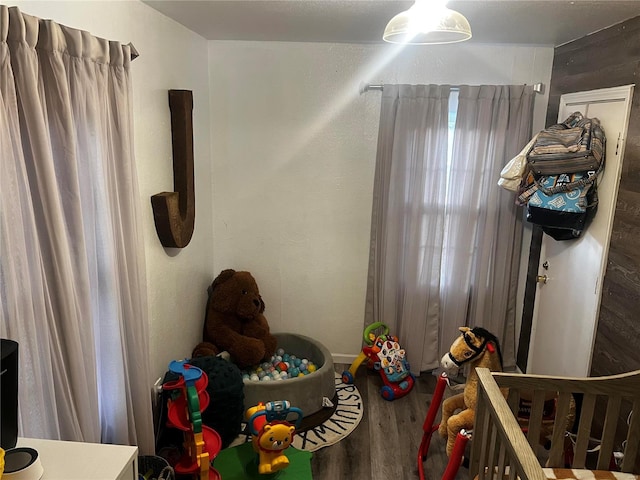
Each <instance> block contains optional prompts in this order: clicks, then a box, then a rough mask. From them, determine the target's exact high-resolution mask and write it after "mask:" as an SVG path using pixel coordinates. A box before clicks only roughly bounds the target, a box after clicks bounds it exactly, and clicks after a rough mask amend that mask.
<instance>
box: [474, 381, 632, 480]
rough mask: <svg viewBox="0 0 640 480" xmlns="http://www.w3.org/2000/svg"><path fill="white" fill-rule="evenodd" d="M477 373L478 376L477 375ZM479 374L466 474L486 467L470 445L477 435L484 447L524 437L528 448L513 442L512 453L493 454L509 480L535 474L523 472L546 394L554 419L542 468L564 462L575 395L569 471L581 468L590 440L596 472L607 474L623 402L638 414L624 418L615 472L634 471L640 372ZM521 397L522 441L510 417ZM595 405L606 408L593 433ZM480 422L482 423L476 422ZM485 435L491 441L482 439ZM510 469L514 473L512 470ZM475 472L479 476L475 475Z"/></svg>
mask: <svg viewBox="0 0 640 480" xmlns="http://www.w3.org/2000/svg"><path fill="white" fill-rule="evenodd" d="M481 370H483V371H482V372H481ZM484 370H485V369H476V372H477V373H478V378H479V388H478V406H477V407H476V426H475V427H474V441H473V447H472V456H471V468H472V471H473V469H474V468H475V469H476V471H477V470H484V466H487V465H489V463H491V462H489V463H486V462H487V457H486V455H487V452H483V450H482V446H480V445H477V444H476V440H477V439H478V435H480V436H481V437H484V438H483V441H482V442H479V443H486V442H488V443H489V444H492V443H494V441H493V437H495V438H496V439H497V440H496V441H497V442H498V443H500V442H501V441H506V442H507V443H509V442H511V443H513V442H514V441H516V440H517V441H518V442H520V441H521V440H522V438H525V442H526V443H527V444H528V445H525V446H526V447H527V448H522V445H521V444H519V443H518V444H517V445H515V446H514V448H511V447H510V446H507V447H504V448H505V454H498V456H497V457H496V458H498V460H499V459H500V458H501V455H504V456H505V458H507V459H508V460H509V465H510V466H512V468H510V469H509V476H510V477H511V476H512V475H518V476H520V478H523V479H525V478H526V479H528V478H533V477H530V476H529V475H530V474H531V472H529V471H528V470H536V469H535V468H533V467H534V466H535V465H534V466H531V468H529V466H530V465H528V463H529V462H531V461H532V458H531V457H532V456H533V458H535V454H534V452H533V450H532V448H535V447H536V446H537V444H538V443H539V441H540V429H541V424H542V418H543V408H544V404H545V400H546V399H548V398H550V397H549V394H551V395H552V396H553V397H556V400H555V408H556V410H555V419H554V420H551V423H552V425H553V429H552V433H551V436H550V439H551V445H550V449H549V458H548V460H547V464H546V465H545V466H549V467H563V466H565V463H566V460H567V459H566V458H565V455H564V453H565V447H566V438H565V434H566V431H567V429H568V424H569V423H570V420H569V419H570V418H571V417H570V410H571V409H572V408H573V407H574V406H575V405H574V404H573V399H574V398H575V396H576V395H579V398H581V407H580V409H579V410H580V415H579V418H576V419H575V422H577V423H575V424H574V425H575V426H574V428H573V431H574V432H575V436H574V438H575V442H574V443H573V445H572V452H573V459H572V463H571V466H572V467H573V468H585V466H586V465H585V464H586V458H587V451H588V449H589V447H590V445H589V441H590V438H594V437H595V438H596V439H598V441H599V451H598V458H597V465H596V468H597V469H598V470H608V469H609V465H610V462H611V456H612V452H613V451H614V448H620V446H619V442H620V435H618V440H617V441H618V445H617V446H616V445H615V441H616V434H617V433H625V432H619V431H618V430H619V418H620V413H621V405H622V402H623V400H624V401H625V402H629V404H630V405H631V409H632V411H634V412H637V413H638V414H633V415H631V416H630V422H629V425H628V427H627V430H626V441H625V451H624V459H623V461H622V464H621V465H620V470H622V471H623V472H632V471H633V470H634V467H635V464H636V457H637V454H638V448H639V445H640V371H635V372H631V373H626V374H621V375H612V376H607V377H589V378H568V377H551V376H547V375H522V374H508V373H498V372H489V371H488V370H487V371H484ZM500 388H502V389H505V388H508V391H509V395H508V399H507V401H505V399H504V396H503V395H502V394H501V391H500ZM522 394H524V395H525V397H526V398H527V399H528V400H530V401H531V409H530V414H529V424H528V431H527V435H526V437H525V436H524V434H523V433H522V431H521V429H522V425H520V424H519V423H518V421H517V420H516V418H515V415H514V413H512V412H516V411H517V409H518V405H519V402H520V398H521V395H522ZM597 402H602V403H603V405H604V404H606V413H605V415H604V416H603V418H599V419H598V421H600V423H601V431H598V432H597V433H596V434H594V433H593V432H592V426H593V423H594V422H593V420H594V413H595V411H596V403H597ZM625 405H627V404H625ZM505 406H506V410H505ZM574 410H575V409H574ZM573 413H575V411H574V412H573ZM625 415H626V412H625ZM487 417H488V418H487ZM480 421H482V422H484V423H480ZM515 430H518V433H519V435H518V434H517V433H515ZM487 431H488V432H489V433H490V434H491V435H493V437H488V436H487ZM494 431H495V433H494ZM501 432H504V435H503V438H500V437H501ZM622 438H624V436H622ZM509 439H510V440H509ZM510 450H513V452H510ZM474 451H475V455H476V456H475V457H474ZM525 451H526V453H525ZM489 453H491V452H489ZM483 455H485V456H483ZM492 455H496V454H495V453H494V454H492ZM474 462H475V463H474ZM536 463H537V465H538V466H539V461H538V460H536ZM520 464H522V465H520ZM494 466H495V467H500V465H499V463H498V464H494ZM514 468H515V470H516V472H514V471H513V470H514ZM521 470H522V471H521ZM472 473H473V472H472ZM477 473H479V474H482V472H481V471H480V472H477ZM540 474H542V472H541V471H540V472H539V473H536V475H540ZM481 478H482V476H481ZM512 478H515V477H512ZM535 478H539V477H535ZM542 478H544V476H543V477H542Z"/></svg>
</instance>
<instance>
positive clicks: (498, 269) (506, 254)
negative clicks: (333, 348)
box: [365, 85, 533, 374]
mask: <svg viewBox="0 0 640 480" xmlns="http://www.w3.org/2000/svg"><path fill="white" fill-rule="evenodd" d="M449 96H450V94H449V88H448V87H446V86H444V87H443V86H440V87H439V86H433V85H432V86H407V85H400V86H391V85H385V87H384V91H383V96H382V108H381V114H380V129H379V134H378V154H377V160H376V175H375V184H374V200H373V212H372V227H371V245H370V262H369V278H368V287H367V302H366V309H365V324H370V323H372V322H375V321H381V322H384V323H386V324H387V325H388V326H389V327H390V329H391V331H392V332H393V333H395V334H396V335H398V336H399V338H400V342H401V344H402V345H403V347H404V348H405V349H406V350H407V355H408V357H409V360H410V363H411V369H412V371H413V373H416V374H417V373H419V372H420V371H425V370H431V369H434V368H436V367H438V366H439V363H440V358H441V357H442V355H443V354H444V353H445V352H446V351H448V349H449V347H450V345H451V343H452V342H453V340H454V339H455V337H456V336H457V335H458V327H459V326H463V325H471V326H483V327H485V328H487V329H488V330H490V331H491V332H493V333H494V334H496V335H497V336H498V338H499V339H500V340H501V342H502V347H503V355H504V359H505V365H507V366H509V365H515V353H514V352H515V333H514V331H515V329H514V324H515V313H516V305H515V293H516V286H517V273H518V261H519V253H520V241H521V231H522V223H521V218H520V216H519V214H518V212H517V209H516V206H515V205H514V202H513V198H511V196H509V194H508V192H504V191H503V190H502V189H501V188H500V187H498V186H497V183H496V182H497V179H498V178H499V176H500V170H501V169H502V167H503V166H504V164H505V163H506V162H507V161H508V159H510V158H512V157H513V155H515V154H516V153H518V152H519V151H520V149H521V148H522V145H524V144H526V142H527V141H528V139H529V136H530V133H531V118H532V112H533V101H532V100H533V89H532V87H525V86H513V87H511V86H483V87H466V86H463V87H461V88H460V91H459V94H458V102H459V105H458V108H457V112H456V125H455V130H454V136H453V138H452V139H450V138H448V134H449V130H450V128H449V125H448V123H447V122H448V118H447V117H448V105H449ZM448 141H451V144H452V148H451V151H450V154H449V155H448V154H447V143H448Z"/></svg>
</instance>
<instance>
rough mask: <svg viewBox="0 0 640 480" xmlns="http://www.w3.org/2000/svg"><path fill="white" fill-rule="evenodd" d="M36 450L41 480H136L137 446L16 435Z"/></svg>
mask: <svg viewBox="0 0 640 480" xmlns="http://www.w3.org/2000/svg"><path fill="white" fill-rule="evenodd" d="M16 447H31V448H33V449H34V450H36V451H37V452H38V457H39V458H40V463H42V468H43V469H44V475H43V476H42V480H137V478H138V447H130V446H123V445H103V444H100V443H82V442H63V441H59V440H40V439H35V438H18V444H17V445H16Z"/></svg>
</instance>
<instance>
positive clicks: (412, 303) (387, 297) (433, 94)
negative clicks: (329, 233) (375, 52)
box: [365, 85, 450, 372]
mask: <svg viewBox="0 0 640 480" xmlns="http://www.w3.org/2000/svg"><path fill="white" fill-rule="evenodd" d="M449 91H450V89H449V87H447V86H437V85H385V87H384V91H383V92H382V108H381V113H380V127H379V133H378V153H377V158H376V171H375V179H374V182H375V183H374V191H373V211H372V219H371V243H370V258H369V277H368V285H367V301H366V314H365V315H366V316H365V323H366V324H370V323H372V322H377V321H382V322H384V323H385V324H387V325H388V326H389V327H390V330H391V332H392V333H393V334H394V335H397V336H398V337H399V339H400V343H401V345H402V346H403V348H405V350H406V351H407V353H408V356H409V360H410V362H411V368H412V370H413V371H414V372H419V371H420V370H422V369H426V368H429V367H430V366H432V365H433V366H435V365H436V364H437V361H438V359H439V357H438V356H437V351H438V344H437V339H438V324H439V318H440V308H439V296H440V259H441V246H442V241H443V230H442V228H443V225H444V219H445V205H444V201H443V199H444V193H445V188H446V177H447V147H448V145H447V139H448V135H447V130H448V116H449V113H448V108H449ZM434 329H435V330H434Z"/></svg>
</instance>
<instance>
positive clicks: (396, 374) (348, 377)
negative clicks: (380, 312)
mask: <svg viewBox="0 0 640 480" xmlns="http://www.w3.org/2000/svg"><path fill="white" fill-rule="evenodd" d="M378 328H382V329H383V333H382V334H381V335H378V336H376V335H375V334H374V333H373V331H374V330H376V329H378ZM363 336H364V342H365V344H366V345H365V346H364V347H363V348H362V351H361V352H360V354H359V355H358V357H357V358H356V359H355V360H354V362H353V363H352V364H351V366H350V367H349V370H345V371H344V372H342V381H343V382H344V383H353V378H354V377H355V375H356V371H357V370H358V368H359V367H360V365H361V364H362V362H364V361H365V360H367V361H368V362H367V366H368V367H369V368H373V369H375V370H378V371H379V372H380V377H382V381H383V382H384V386H383V387H382V389H381V390H380V394H381V395H382V398H384V399H385V400H389V401H391V400H394V399H396V398H401V397H404V396H405V395H406V394H407V393H409V392H410V391H411V389H412V388H413V384H414V382H415V379H414V378H413V375H412V374H411V372H410V370H409V363H408V362H407V358H406V352H405V351H404V349H402V348H401V347H400V344H399V343H398V337H395V336H393V335H389V327H387V326H386V325H385V324H384V323H382V322H376V323H372V324H371V325H369V326H368V327H367V328H365V330H364V334H363Z"/></svg>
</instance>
